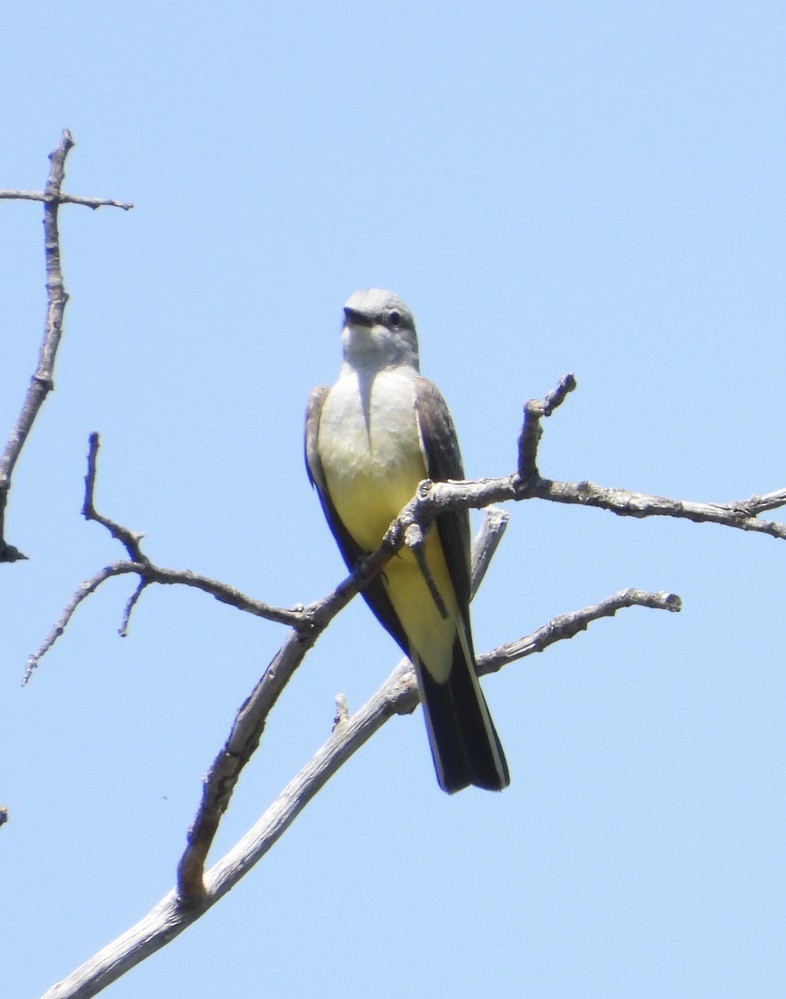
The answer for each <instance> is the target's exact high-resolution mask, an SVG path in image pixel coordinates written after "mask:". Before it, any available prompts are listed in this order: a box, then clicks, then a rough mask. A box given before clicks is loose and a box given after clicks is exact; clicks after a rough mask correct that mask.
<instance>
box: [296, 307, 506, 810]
mask: <svg viewBox="0 0 786 999" xmlns="http://www.w3.org/2000/svg"><path fill="white" fill-rule="evenodd" d="M341 340H342V343H343V348H344V363H343V365H342V367H341V372H340V374H339V378H338V381H337V382H336V384H335V385H334V386H333V387H332V388H331V389H328V387H327V386H326V385H322V386H320V387H319V388H316V389H314V391H313V392H312V393H311V397H310V399H309V403H308V411H307V413H306V466H307V469H308V475H309V478H310V480H311V483H312V485H314V486H316V488H317V492H318V493H319V499H320V501H321V503H322V509H323V510H324V512H325V516H326V517H327V521H328V524H329V525H330V529H331V530H332V532H333V534H334V536H335V538H336V541H337V542H338V546H339V548H340V549H341V554H342V555H343V557H344V561H345V562H346V564H347V567H348V568H349V569H350V570H352V569H353V568H354V567H355V566H356V565H357V562H358V559H360V558H361V557H362V556H364V555H367V554H369V553H370V552H373V551H374V550H375V549H376V548H378V547H379V545H380V543H381V541H382V537H383V535H384V534H385V532H386V531H387V529H388V527H389V526H390V523H391V521H393V519H394V518H395V517H396V516H397V515H398V513H399V512H400V510H401V508H402V507H403V506H404V505H405V504H406V503H408V502H409V500H411V499H412V498H413V496H414V495H415V492H416V490H417V486H418V483H419V482H420V481H421V480H423V479H432V480H433V481H436V482H440V481H445V480H447V479H463V478H464V469H463V467H462V463H461V454H460V452H459V446H458V439H457V437H456V431H455V428H454V426H453V421H452V419H451V417H450V413H449V412H448V408H447V406H446V405H445V401H444V399H443V398H442V396H441V395H440V393H439V390H438V389H437V388H436V386H435V385H432V383H431V382H430V381H428V380H427V379H426V378H423V377H422V376H421V375H420V373H419V361H418V340H417V333H416V332H415V321H414V319H413V318H412V313H411V312H410V311H409V309H408V308H407V306H406V305H405V304H404V303H403V302H402V301H401V299H400V298H398V297H397V296H396V295H394V294H393V293H392V292H389V291H380V290H379V289H378V288H371V289H369V290H368V291H357V292H355V294H354V295H352V297H351V298H350V299H349V300H348V301H347V304H346V306H345V307H344V327H343V329H342V331H341ZM422 554H423V556H424V559H425V565H426V575H424V572H423V570H422V569H421V567H420V566H419V564H418V561H417V560H416V558H415V556H414V554H413V552H412V550H411V549H410V548H407V547H404V548H402V549H401V550H400V551H399V552H398V553H397V554H396V555H394V556H393V558H392V559H391V560H390V562H388V564H387V566H386V567H385V569H384V571H383V572H382V574H381V575H379V576H377V577H376V578H375V579H374V580H372V582H371V583H369V584H368V586H366V587H365V589H364V590H363V597H364V598H365V600H366V603H367V604H368V605H369V607H370V608H371V610H372V611H373V612H374V614H375V615H376V616H377V618H378V619H379V621H380V623H381V624H382V625H383V627H385V628H386V629H387V630H388V631H389V632H390V634H391V635H392V637H393V638H394V639H395V640H396V641H397V642H398V644H399V645H400V646H401V648H402V649H403V650H404V652H405V654H406V655H407V656H408V657H409V659H410V660H411V662H412V664H413V666H414V667H415V675H416V677H417V682H418V689H419V691H420V699H421V702H422V703H423V711H424V714H425V718H426V729H427V731H428V737H429V742H430V744H431V755H432V756H433V758H434V767H435V769H436V771H437V780H438V781H439V784H440V787H442V788H443V790H445V791H447V792H448V794H452V793H453V792H454V791H459V790H461V788H463V787H467V785H469V784H475V785H477V786H478V787H483V788H487V789H488V790H491V791H501V790H502V789H503V788H504V787H507V785H508V784H509V783H510V777H509V775H508V767H507V763H506V762H505V755H504V753H503V751H502V746H501V744H500V741H499V737H498V736H497V733H496V730H495V728H494V723H493V722H492V720H491V716H490V714H489V710H488V708H487V706H486V701H485V698H484V697H483V693H482V691H481V689H480V685H479V683H478V678H477V674H476V672H475V653H474V651H473V646H472V632H471V630H470V621H469V596H470V533H469V515H468V513H467V511H466V510H449V511H445V512H444V513H440V514H439V516H438V517H437V518H436V521H435V523H434V525H433V526H432V527H431V529H430V530H429V531H428V533H427V534H426V536H425V539H424V544H423V553H422ZM427 576H430V579H428V578H427ZM435 591H436V593H435Z"/></svg>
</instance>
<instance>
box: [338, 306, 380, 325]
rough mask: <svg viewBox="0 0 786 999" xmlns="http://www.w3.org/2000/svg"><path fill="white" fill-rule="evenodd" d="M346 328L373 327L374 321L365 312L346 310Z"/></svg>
mask: <svg viewBox="0 0 786 999" xmlns="http://www.w3.org/2000/svg"><path fill="white" fill-rule="evenodd" d="M344 325H345V326H373V325H374V320H373V319H372V318H371V316H367V315H366V313H365V312H358V311H357V309H347V308H345V309H344Z"/></svg>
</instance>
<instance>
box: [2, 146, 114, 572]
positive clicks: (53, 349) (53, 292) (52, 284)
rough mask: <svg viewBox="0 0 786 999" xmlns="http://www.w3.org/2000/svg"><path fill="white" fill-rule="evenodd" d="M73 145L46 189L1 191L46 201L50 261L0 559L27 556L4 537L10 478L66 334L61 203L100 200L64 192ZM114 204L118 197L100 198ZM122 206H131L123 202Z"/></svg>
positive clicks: (53, 158)
mask: <svg viewBox="0 0 786 999" xmlns="http://www.w3.org/2000/svg"><path fill="white" fill-rule="evenodd" d="M73 146H74V140H73V137H72V136H71V133H70V132H69V131H68V130H67V129H66V130H65V131H64V132H63V134H62V136H61V137H60V142H59V144H58V146H57V148H56V149H55V150H54V151H53V152H52V153H50V156H49V160H50V168H49V176H48V178H47V182H46V188H45V189H44V191H42V192H34V191H0V198H24V199H26V200H34V201H43V203H44V256H45V264H46V295H47V310H46V324H45V327H44V337H43V340H42V342H41V348H40V352H39V357H38V367H37V368H36V370H35V372H34V373H33V376H32V378H31V379H30V385H29V386H28V389H27V395H26V397H25V400H24V403H23V404H22V409H21V412H20V413H19V416H18V418H17V420H16V423H15V424H14V426H13V428H12V429H11V433H10V434H9V437H8V441H7V443H6V446H5V450H4V452H3V454H2V456H1V457H0V562H16V561H18V560H19V559H23V558H26V556H25V555H23V554H22V552H20V551H19V549H18V548H16V547H14V546H13V545H10V544H8V542H7V541H6V540H5V509H6V505H7V503H8V494H9V491H10V489H11V478H12V476H13V472H14V468H15V466H16V463H17V460H18V459H19V455H20V454H21V451H22V448H23V447H24V445H25V442H26V441H27V438H28V437H29V435H30V431H31V429H32V427H33V423H34V422H35V419H36V417H37V416H38V412H39V410H40V409H41V406H42V405H43V402H44V399H46V397H47V395H48V394H49V392H51V391H52V389H53V388H54V380H53V379H54V367H55V359H56V357H57V350H58V347H59V346H60V338H61V336H62V333H63V314H64V312H65V307H66V302H67V301H68V294H67V292H66V290H65V284H64V281H63V271H62V267H61V264H60V234H59V231H58V222H57V213H58V208H59V207H60V205H61V204H63V203H65V202H68V201H72V202H75V203H79V204H86V205H89V207H91V208H97V207H98V203H97V199H91V198H76V197H74V196H71V195H64V194H62V192H61V187H62V184H63V179H64V177H65V162H66V157H67V156H68V153H69V152H70V150H71V149H72V148H73ZM101 203H102V204H115V203H114V202H108V201H106V202H101ZM118 207H130V206H125V205H123V206H120V205H118Z"/></svg>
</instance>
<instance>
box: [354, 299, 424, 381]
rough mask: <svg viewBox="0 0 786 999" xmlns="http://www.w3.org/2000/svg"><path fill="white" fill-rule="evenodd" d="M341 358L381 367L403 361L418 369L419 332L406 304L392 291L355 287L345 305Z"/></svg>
mask: <svg viewBox="0 0 786 999" xmlns="http://www.w3.org/2000/svg"><path fill="white" fill-rule="evenodd" d="M341 341H342V343H343V345H344V360H345V361H346V362H347V364H349V365H351V366H352V367H353V368H366V369H372V370H376V371H378V370H380V369H381V368H388V367H394V366H396V365H399V364H406V365H409V366H410V367H413V368H414V369H415V370H416V371H417V370H418V363H419V362H418V335H417V333H416V332H415V320H414V319H413V318H412V313H411V312H410V311H409V309H408V307H407V306H406V305H405V304H404V302H402V301H401V299H400V298H399V297H398V295H394V294H393V292H392V291H381V290H380V289H379V288H368V289H367V290H366V291H356V292H355V294H354V295H352V296H351V297H350V298H349V299H347V304H346V305H345V306H344V328H343V329H342V331H341Z"/></svg>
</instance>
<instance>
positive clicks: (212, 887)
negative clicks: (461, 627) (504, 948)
mask: <svg viewBox="0 0 786 999" xmlns="http://www.w3.org/2000/svg"><path fill="white" fill-rule="evenodd" d="M633 605H641V606H646V607H659V608H664V609H668V610H677V609H678V598H675V597H673V596H670V595H665V594H652V593H644V592H642V591H638V590H626V591H623V592H622V593H619V594H614V595H613V596H611V597H609V598H607V599H606V600H603V601H601V602H600V603H599V604H595V605H593V606H592V607H588V608H585V609H584V610H581V611H576V612H573V613H572V614H564V615H561V616H560V617H559V618H555V619H554V620H553V621H551V622H549V623H548V624H547V625H545V626H544V627H543V628H540V629H539V630H538V631H537V632H535V633H534V634H533V635H530V636H528V637H526V638H522V639H520V640H519V641H518V642H516V643H511V645H512V646H515V652H514V653H510V652H508V651H505V648H507V647H505V648H502V649H495V650H493V651H492V652H489V653H486V655H485V656H482V657H481V660H480V663H479V669H478V672H491V671H494V670H497V669H499V668H501V666H502V665H503V664H504V662H505V661H507V662H512V661H513V659H518V658H523V657H525V656H528V655H532V654H533V653H535V652H541V651H543V649H545V648H546V647H547V646H549V645H551V644H553V643H554V642H557V641H560V640H562V639H564V638H567V637H572V635H575V634H577V633H578V632H579V631H582V630H584V629H586V628H587V626H588V625H589V624H590V623H591V622H592V621H594V620H598V619H599V618H601V617H607V616H610V615H612V614H614V613H616V611H617V610H619V609H621V608H622V607H629V606H633ZM481 663H482V664H483V665H482V666H481ZM417 703H418V694H417V685H416V682H415V677H414V674H413V672H412V667H411V666H410V664H409V663H408V662H407V660H406V659H404V660H402V661H401V662H400V663H399V664H398V666H396V668H395V669H394V670H393V672H392V673H391V674H390V676H389V677H388V679H387V680H386V681H385V683H384V684H383V685H382V687H381V688H380V689H379V690H378V691H377V692H376V693H375V694H374V695H373V697H371V698H370V699H369V700H368V701H367V702H366V703H365V704H364V705H363V707H361V708H360V709H359V710H358V711H357V712H356V713H355V714H354V715H350V716H349V717H344V716H343V714H342V716H341V717H340V718H339V721H338V723H337V724H336V725H335V727H334V729H333V732H332V733H331V735H330V737H329V738H328V740H327V741H326V742H325V743H324V744H323V745H322V747H321V748H320V749H319V750H317V752H316V753H315V754H314V756H313V757H312V758H311V759H310V760H309V761H308V763H307V764H306V765H305V766H304V767H303V768H302V770H301V771H300V772H299V773H298V774H297V775H296V776H295V777H294V778H293V779H292V780H291V781H290V782H289V784H287V786H286V787H285V788H284V790H283V791H282V792H281V794H280V795H279V796H278V798H277V799H276V800H275V801H274V802H273V803H272V804H271V805H270V806H269V808H268V809H267V811H265V813H264V814H263V815H262V816H261V818H260V819H259V820H258V821H257V822H256V823H255V824H254V826H252V828H251V829H250V830H249V831H248V832H247V833H246V835H245V836H244V837H243V838H242V839H241V840H240V841H239V842H238V843H237V844H236V845H235V846H234V847H233V848H232V849H231V850H230V851H229V852H228V853H227V854H226V855H225V856H224V857H222V859H221V860H219V861H218V862H217V863H216V864H214V865H213V867H211V868H210V870H209V871H207V872H206V874H205V877H204V884H203V885H202V884H201V878H200V879H199V881H200V885H201V890H200V891H198V892H197V893H195V894H194V895H191V896H189V899H188V901H189V903H190V904H185V900H183V901H179V896H178V891H170V892H169V893H168V894H167V895H166V896H165V897H164V898H162V899H161V901H160V902H159V903H158V904H157V905H156V906H155V907H154V908H153V909H151V911H150V912H149V913H148V914H147V915H146V916H145V917H144V918H143V919H142V920H140V921H139V922H138V923H137V924H136V925H135V926H132V927H131V928H130V929H129V930H127V931H126V932H125V933H124V934H122V936H120V937H118V938H117V939H116V940H114V941H113V942H112V943H110V944H109V945H107V946H106V947H104V948H103V949H102V950H100V951H99V952H98V953H97V954H95V955H94V956H93V957H92V958H90V959H89V960H88V961H86V962H85V963H84V964H83V965H81V966H80V967H79V968H77V969H76V970H75V971H74V972H73V973H72V974H71V975H69V976H68V977H67V978H65V979H63V981H61V982H60V983H58V984H57V985H55V986H54V987H53V988H51V989H50V990H49V991H48V992H46V993H45V994H44V995H43V996H42V997H41V999H87V997H89V996H94V995H96V994H97V993H98V992H100V991H101V990H102V989H104V988H106V986H107V985H109V984H111V982H113V981H116V980H117V979H118V978H120V977H121V976H122V975H124V974H125V973H126V972H127V971H129V970H130V969H131V968H133V967H134V966H135V965H137V964H139V963H140V962H141V961H143V960H144V959H145V958H147V957H149V956H150V954H152V953H154V952H155V951H156V950H159V949H160V948H161V947H163V946H164V945H165V944H167V943H169V941H170V940H172V939H173V938H174V937H176V936H177V935H178V934H180V933H182V932H183V930H185V929H186V928H187V927H188V926H190V925H191V923H193V922H194V921H195V920H196V919H198V918H199V916H201V915H202V913H203V912H205V911H207V909H209V908H210V907H211V906H213V905H215V903H216V902H217V901H218V900H219V899H220V898H222V896H224V895H225V894H226V893H227V892H228V891H229V890H230V889H231V888H233V887H234V886H235V885H236V884H237V882H238V881H239V880H240V879H241V878H242V877H243V876H244V875H245V874H247V873H248V871H250V870H251V868H252V867H253V866H254V865H255V864H256V863H258V862H259V861H260V860H261V859H262V857H264V856H265V854H266V853H267V852H268V850H270V848H271V847H272V846H273V844H274V843H276V842H277V840H278V839H280V838H281V836H282V835H283V834H284V833H285V832H286V831H287V829H288V828H289V827H290V826H291V825H292V823H293V822H294V821H295V819H296V818H297V817H298V815H299V814H300V813H301V812H302V811H303V809H304V808H305V807H306V805H307V804H308V803H309V802H310V801H311V799H312V798H313V797H314V796H315V795H316V794H317V792H318V791H319V790H320V789H321V788H322V787H324V785H325V784H326V783H327V782H328V780H329V779H330V778H331V777H332V776H333V774H334V773H336V772H337V771H338V770H339V769H340V768H341V766H342V765H343V764H344V763H345V762H346V761H347V760H348V759H349V758H350V757H351V756H353V755H354V754H355V753H356V752H357V751H358V750H359V749H360V747H361V746H362V745H364V743H365V742H367V741H368V739H370V738H371V736H372V735H373V734H374V733H375V732H376V731H378V729H380V728H381V727H382V726H383V725H384V724H385V722H386V721H388V719H390V718H392V717H393V716H394V715H398V714H409V713H411V712H412V711H413V710H414V708H415V707H416V705H417ZM339 713H340V714H341V712H339ZM230 779H232V778H231V777H230ZM235 779H236V778H235ZM233 783H234V781H233ZM185 859H186V855H184V858H183V861H185ZM183 861H181V870H180V875H181V887H182V881H183V877H182V875H183V873H184V872H183V870H182V866H183Z"/></svg>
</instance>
